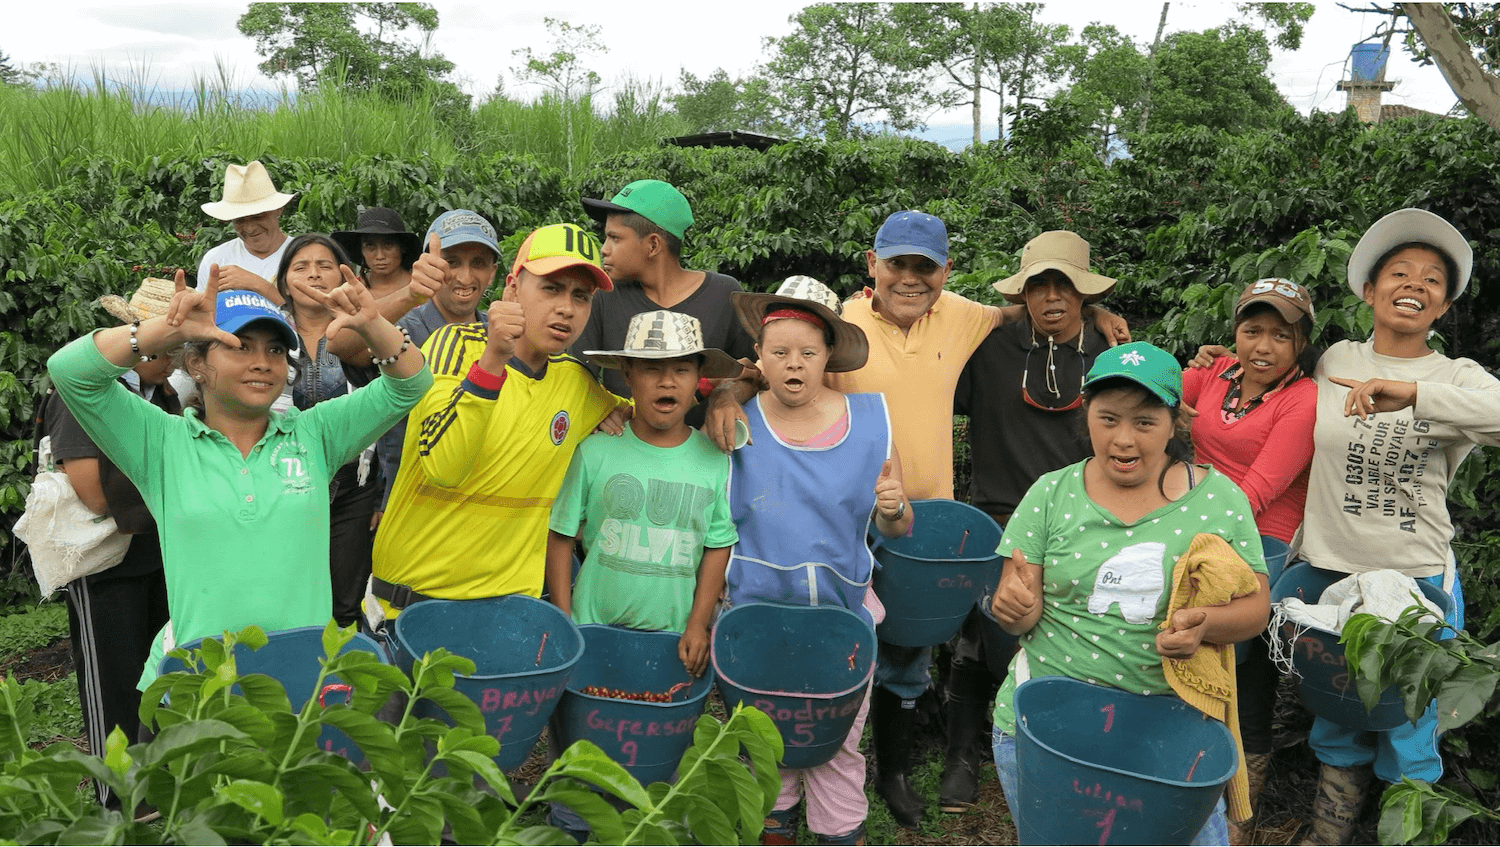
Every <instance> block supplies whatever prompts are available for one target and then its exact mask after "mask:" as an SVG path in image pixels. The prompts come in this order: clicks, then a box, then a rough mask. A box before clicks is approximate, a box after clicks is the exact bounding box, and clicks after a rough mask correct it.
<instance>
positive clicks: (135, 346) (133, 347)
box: [130, 321, 141, 357]
mask: <svg viewBox="0 0 1500 847" xmlns="http://www.w3.org/2000/svg"><path fill="white" fill-rule="evenodd" d="M140 328H141V322H140V321H135V322H133V323H131V324H130V352H132V353H134V354H135V355H136V356H137V357H139V356H140V355H141V345H140V343H139V342H137V341H136V339H135V334H136V331H137V330H139V329H140Z"/></svg>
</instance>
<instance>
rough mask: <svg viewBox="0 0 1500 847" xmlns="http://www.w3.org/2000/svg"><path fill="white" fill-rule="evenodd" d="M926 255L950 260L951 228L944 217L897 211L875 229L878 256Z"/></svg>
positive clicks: (943, 262)
mask: <svg viewBox="0 0 1500 847" xmlns="http://www.w3.org/2000/svg"><path fill="white" fill-rule="evenodd" d="M912 255H916V256H926V257H927V258H929V259H931V260H933V261H934V262H937V263H938V264H939V265H946V264H948V228H947V227H946V226H943V222H942V220H941V219H939V218H936V217H933V216H932V215H928V214H925V213H923V212H913V211H905V212H896V213H895V214H893V215H891V216H890V217H888V218H886V219H885V223H883V224H881V225H880V230H879V231H878V232H876V233H875V258H877V259H889V258H891V257H892V256H912Z"/></svg>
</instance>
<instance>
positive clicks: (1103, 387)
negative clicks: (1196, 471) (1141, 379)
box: [1078, 377, 1193, 497]
mask: <svg viewBox="0 0 1500 847" xmlns="http://www.w3.org/2000/svg"><path fill="white" fill-rule="evenodd" d="M1114 389H1121V390H1125V391H1131V392H1134V393H1135V394H1138V395H1140V398H1141V405H1142V406H1145V407H1146V408H1148V409H1166V410H1167V411H1168V412H1169V413H1170V414H1171V416H1172V438H1171V440H1169V441H1168V442H1167V449H1166V452H1167V464H1166V467H1163V468H1162V469H1161V475H1160V476H1158V477H1157V478H1156V490H1157V491H1160V492H1161V496H1163V497H1166V496H1167V488H1166V482H1167V471H1169V470H1171V469H1172V466H1173V465H1175V464H1177V463H1178V462H1182V463H1184V464H1192V462H1193V441H1192V435H1191V431H1190V430H1188V429H1187V428H1186V426H1184V425H1183V422H1182V421H1181V420H1180V419H1179V416H1178V414H1177V413H1178V411H1179V410H1180V406H1168V405H1167V404H1166V403H1163V402H1162V399H1161V398H1160V397H1157V396H1156V395H1155V394H1153V393H1151V392H1150V391H1147V390H1146V388H1145V387H1144V386H1142V385H1141V384H1140V383H1138V382H1136V381H1134V380H1130V379H1126V378H1125V377H1113V378H1111V379H1102V380H1100V381H1098V382H1096V383H1093V384H1092V385H1089V386H1087V387H1085V388H1084V389H1083V409H1084V414H1082V415H1080V416H1079V417H1078V420H1079V421H1080V423H1081V424H1082V426H1083V437H1084V439H1085V442H1087V440H1088V437H1089V432H1088V429H1089V416H1088V408H1089V404H1090V403H1092V402H1094V398H1095V397H1097V396H1099V395H1100V394H1102V393H1104V392H1105V391H1111V390H1114Z"/></svg>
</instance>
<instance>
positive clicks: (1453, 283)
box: [1365, 241, 1458, 302]
mask: <svg viewBox="0 0 1500 847" xmlns="http://www.w3.org/2000/svg"><path fill="white" fill-rule="evenodd" d="M1413 247H1420V248H1422V249H1423V250H1431V251H1432V252H1434V253H1436V254H1438V256H1440V257H1441V258H1442V260H1443V272H1444V275H1445V276H1447V290H1446V291H1445V293H1444V294H1443V299H1444V300H1447V301H1450V302H1451V301H1452V300H1453V298H1454V297H1457V296H1458V263H1457V262H1455V261H1453V257H1452V256H1449V255H1448V254H1447V253H1446V252H1444V251H1443V250H1442V249H1441V248H1439V247H1436V246H1434V245H1432V244H1428V243H1427V242H1425V241H1405V242H1402V243H1400V244H1397V245H1396V246H1395V247H1392V248H1391V249H1389V250H1387V251H1385V252H1384V253H1381V254H1380V258H1379V259H1376V260H1375V264H1373V265H1371V266H1370V278H1369V279H1367V280H1365V283H1366V284H1367V285H1374V284H1375V279H1376V278H1377V277H1379V276H1380V272H1381V271H1382V270H1384V269H1385V266H1386V264H1388V263H1389V262H1390V261H1391V259H1393V258H1395V256H1396V254H1397V253H1400V252H1401V251H1402V250H1410V249H1411V248H1413Z"/></svg>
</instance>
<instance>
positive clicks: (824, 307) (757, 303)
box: [729, 276, 870, 373]
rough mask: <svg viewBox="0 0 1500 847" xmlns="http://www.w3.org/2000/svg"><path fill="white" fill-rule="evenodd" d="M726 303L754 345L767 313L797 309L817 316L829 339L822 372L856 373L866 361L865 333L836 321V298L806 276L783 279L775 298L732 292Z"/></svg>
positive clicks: (840, 310) (839, 308) (838, 305)
mask: <svg viewBox="0 0 1500 847" xmlns="http://www.w3.org/2000/svg"><path fill="white" fill-rule="evenodd" d="M729 299H730V301H731V302H732V303H733V304H734V312H735V314H736V315H738V316H739V319H740V326H743V327H744V328H745V332H748V333H750V337H751V338H754V339H755V341H756V343H757V344H758V343H760V333H761V327H763V326H764V325H765V321H766V315H767V314H768V313H770V312H772V311H774V310H776V309H800V310H802V311H804V312H811V313H812V314H814V315H817V316H818V317H819V318H820V319H822V321H823V323H824V324H826V325H827V327H828V331H827V333H825V337H826V338H828V339H829V344H828V346H829V348H830V349H829V353H828V365H827V366H826V367H825V368H824V369H823V370H824V371H826V372H827V373H846V372H848V371H857V370H859V369H860V368H862V367H864V366H865V360H866V359H868V358H870V341H869V339H867V338H865V331H864V330H862V329H860V328H859V327H857V326H855V325H854V324H852V323H849V322H848V321H846V320H844V319H843V318H842V317H839V316H840V315H842V314H843V312H844V305H843V304H842V303H840V302H839V298H838V295H837V294H834V293H833V291H832V290H831V289H829V287H828V286H826V285H824V284H823V283H821V282H818V281H817V280H815V279H813V278H812V277H810V276H789V277H787V278H786V280H785V281H784V282H782V283H781V287H780V288H777V289H776V293H775V294H752V293H750V292H748V291H732V292H730V294H729Z"/></svg>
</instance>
